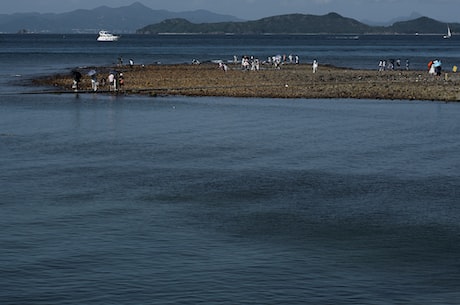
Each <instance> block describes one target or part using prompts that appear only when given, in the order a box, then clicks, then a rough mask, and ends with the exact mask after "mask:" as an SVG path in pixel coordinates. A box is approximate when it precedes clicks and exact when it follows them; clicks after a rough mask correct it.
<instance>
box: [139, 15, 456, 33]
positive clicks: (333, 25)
mask: <svg viewBox="0 0 460 305" xmlns="http://www.w3.org/2000/svg"><path fill="white" fill-rule="evenodd" d="M450 28H451V30H452V31H453V32H460V24H459V23H451V24H450ZM446 31H447V24H446V23H444V22H441V21H437V20H434V19H431V18H428V17H419V18H416V19H414V20H407V21H398V22H395V23H393V24H392V25H390V26H371V25H367V24H364V23H362V22H359V21H357V20H355V19H352V18H347V17H343V16H341V15H339V14H337V13H334V12H331V13H328V14H326V15H309V14H287V15H278V16H272V17H266V18H262V19H259V20H255V21H242V22H219V23H193V22H190V21H189V20H185V19H181V18H174V19H167V20H163V21H161V22H159V23H156V24H151V25H148V26H145V27H143V28H140V29H138V30H137V31H136V33H139V34H160V33H200V34H219V33H220V34H223V33H232V34H443V33H445V32H446Z"/></svg>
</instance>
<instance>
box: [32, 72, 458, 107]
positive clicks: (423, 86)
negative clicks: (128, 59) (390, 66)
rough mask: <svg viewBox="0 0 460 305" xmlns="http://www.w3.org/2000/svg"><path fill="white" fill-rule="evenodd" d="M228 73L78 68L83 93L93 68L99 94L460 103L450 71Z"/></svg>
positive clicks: (52, 87)
mask: <svg viewBox="0 0 460 305" xmlns="http://www.w3.org/2000/svg"><path fill="white" fill-rule="evenodd" d="M227 66H228V70H227V71H224V70H223V69H221V68H220V67H219V65H218V64H216V63H204V64H203V63H202V64H165V65H163V64H153V65H145V66H144V65H142V66H136V65H135V66H121V67H120V66H118V67H117V66H113V67H85V68H79V71H80V72H81V74H82V75H83V77H82V80H81V83H80V86H79V92H88V93H90V92H93V91H92V90H91V79H90V76H89V75H87V72H88V71H90V70H93V69H94V70H96V71H97V73H98V74H97V77H98V80H99V81H100V84H99V88H98V91H97V92H99V93H111V94H127V95H129V94H143V95H149V96H159V95H183V96H226V97H259V98H308V99H313V98H314V99H319V98H321V99H322V98H344V99H385V100H431V101H446V102H449V101H459V100H460V74H457V73H453V72H450V71H447V72H443V73H442V74H441V75H440V76H434V75H430V74H428V71H421V70H409V71H407V70H388V71H377V69H376V70H358V69H350V68H340V67H334V66H329V65H321V64H320V65H319V68H318V70H317V72H316V73H313V71H312V67H311V65H309V64H284V65H282V66H281V68H280V69H277V68H275V67H273V66H271V65H267V66H265V65H262V67H261V68H260V70H258V71H251V70H243V69H241V66H240V65H238V64H228V65H227ZM113 70H116V71H118V72H119V73H123V78H124V84H123V86H122V87H121V88H119V90H117V91H111V90H110V88H109V85H108V84H105V85H102V83H103V82H101V80H102V78H104V79H107V76H108V74H109V72H110V71H113ZM33 83H34V84H35V85H37V86H41V87H47V89H46V90H43V91H42V92H54V93H68V92H74V89H72V75H71V73H70V71H69V73H63V74H55V75H51V76H46V77H40V78H38V79H34V80H33Z"/></svg>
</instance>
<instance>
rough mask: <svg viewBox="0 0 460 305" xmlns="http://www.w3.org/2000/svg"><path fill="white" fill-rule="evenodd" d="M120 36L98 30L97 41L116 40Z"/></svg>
mask: <svg viewBox="0 0 460 305" xmlns="http://www.w3.org/2000/svg"><path fill="white" fill-rule="evenodd" d="M118 38H120V36H116V35H113V34H111V33H109V32H107V31H99V36H98V37H97V41H117V40H118Z"/></svg>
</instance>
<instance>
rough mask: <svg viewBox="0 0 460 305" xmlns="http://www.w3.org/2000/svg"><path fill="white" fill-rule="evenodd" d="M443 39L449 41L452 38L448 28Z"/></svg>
mask: <svg viewBox="0 0 460 305" xmlns="http://www.w3.org/2000/svg"><path fill="white" fill-rule="evenodd" d="M443 37H444V39H449V38H451V37H452V32H451V31H450V27H449V26H447V34H446V35H444V36H443Z"/></svg>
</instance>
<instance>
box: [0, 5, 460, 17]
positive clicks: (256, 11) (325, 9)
mask: <svg viewBox="0 0 460 305" xmlns="http://www.w3.org/2000/svg"><path fill="white" fill-rule="evenodd" d="M135 1H138V2H141V3H142V4H144V5H146V6H148V7H150V8H152V9H164V10H169V11H173V12H182V11H190V10H196V9H206V10H209V11H212V12H214V13H219V14H226V15H232V16H235V17H238V18H241V19H244V20H256V19H259V18H263V17H269V16H275V15H281V14H290V13H301V14H313V15H324V14H327V13H329V12H336V13H339V14H340V15H342V16H344V17H350V18H354V19H357V20H360V21H363V20H367V21H375V22H387V21H391V20H393V19H395V18H399V17H409V16H411V15H412V14H413V13H417V14H419V15H422V16H427V17H430V18H433V19H436V20H439V21H443V22H460V13H459V12H460V0H3V1H2V5H1V9H0V13H2V14H12V13H26V12H27V13H28V12H38V13H63V12H69V11H73V10H76V9H93V8H96V7H99V6H102V5H107V6H109V7H120V6H126V5H130V4H132V3H133V2H135Z"/></svg>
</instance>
